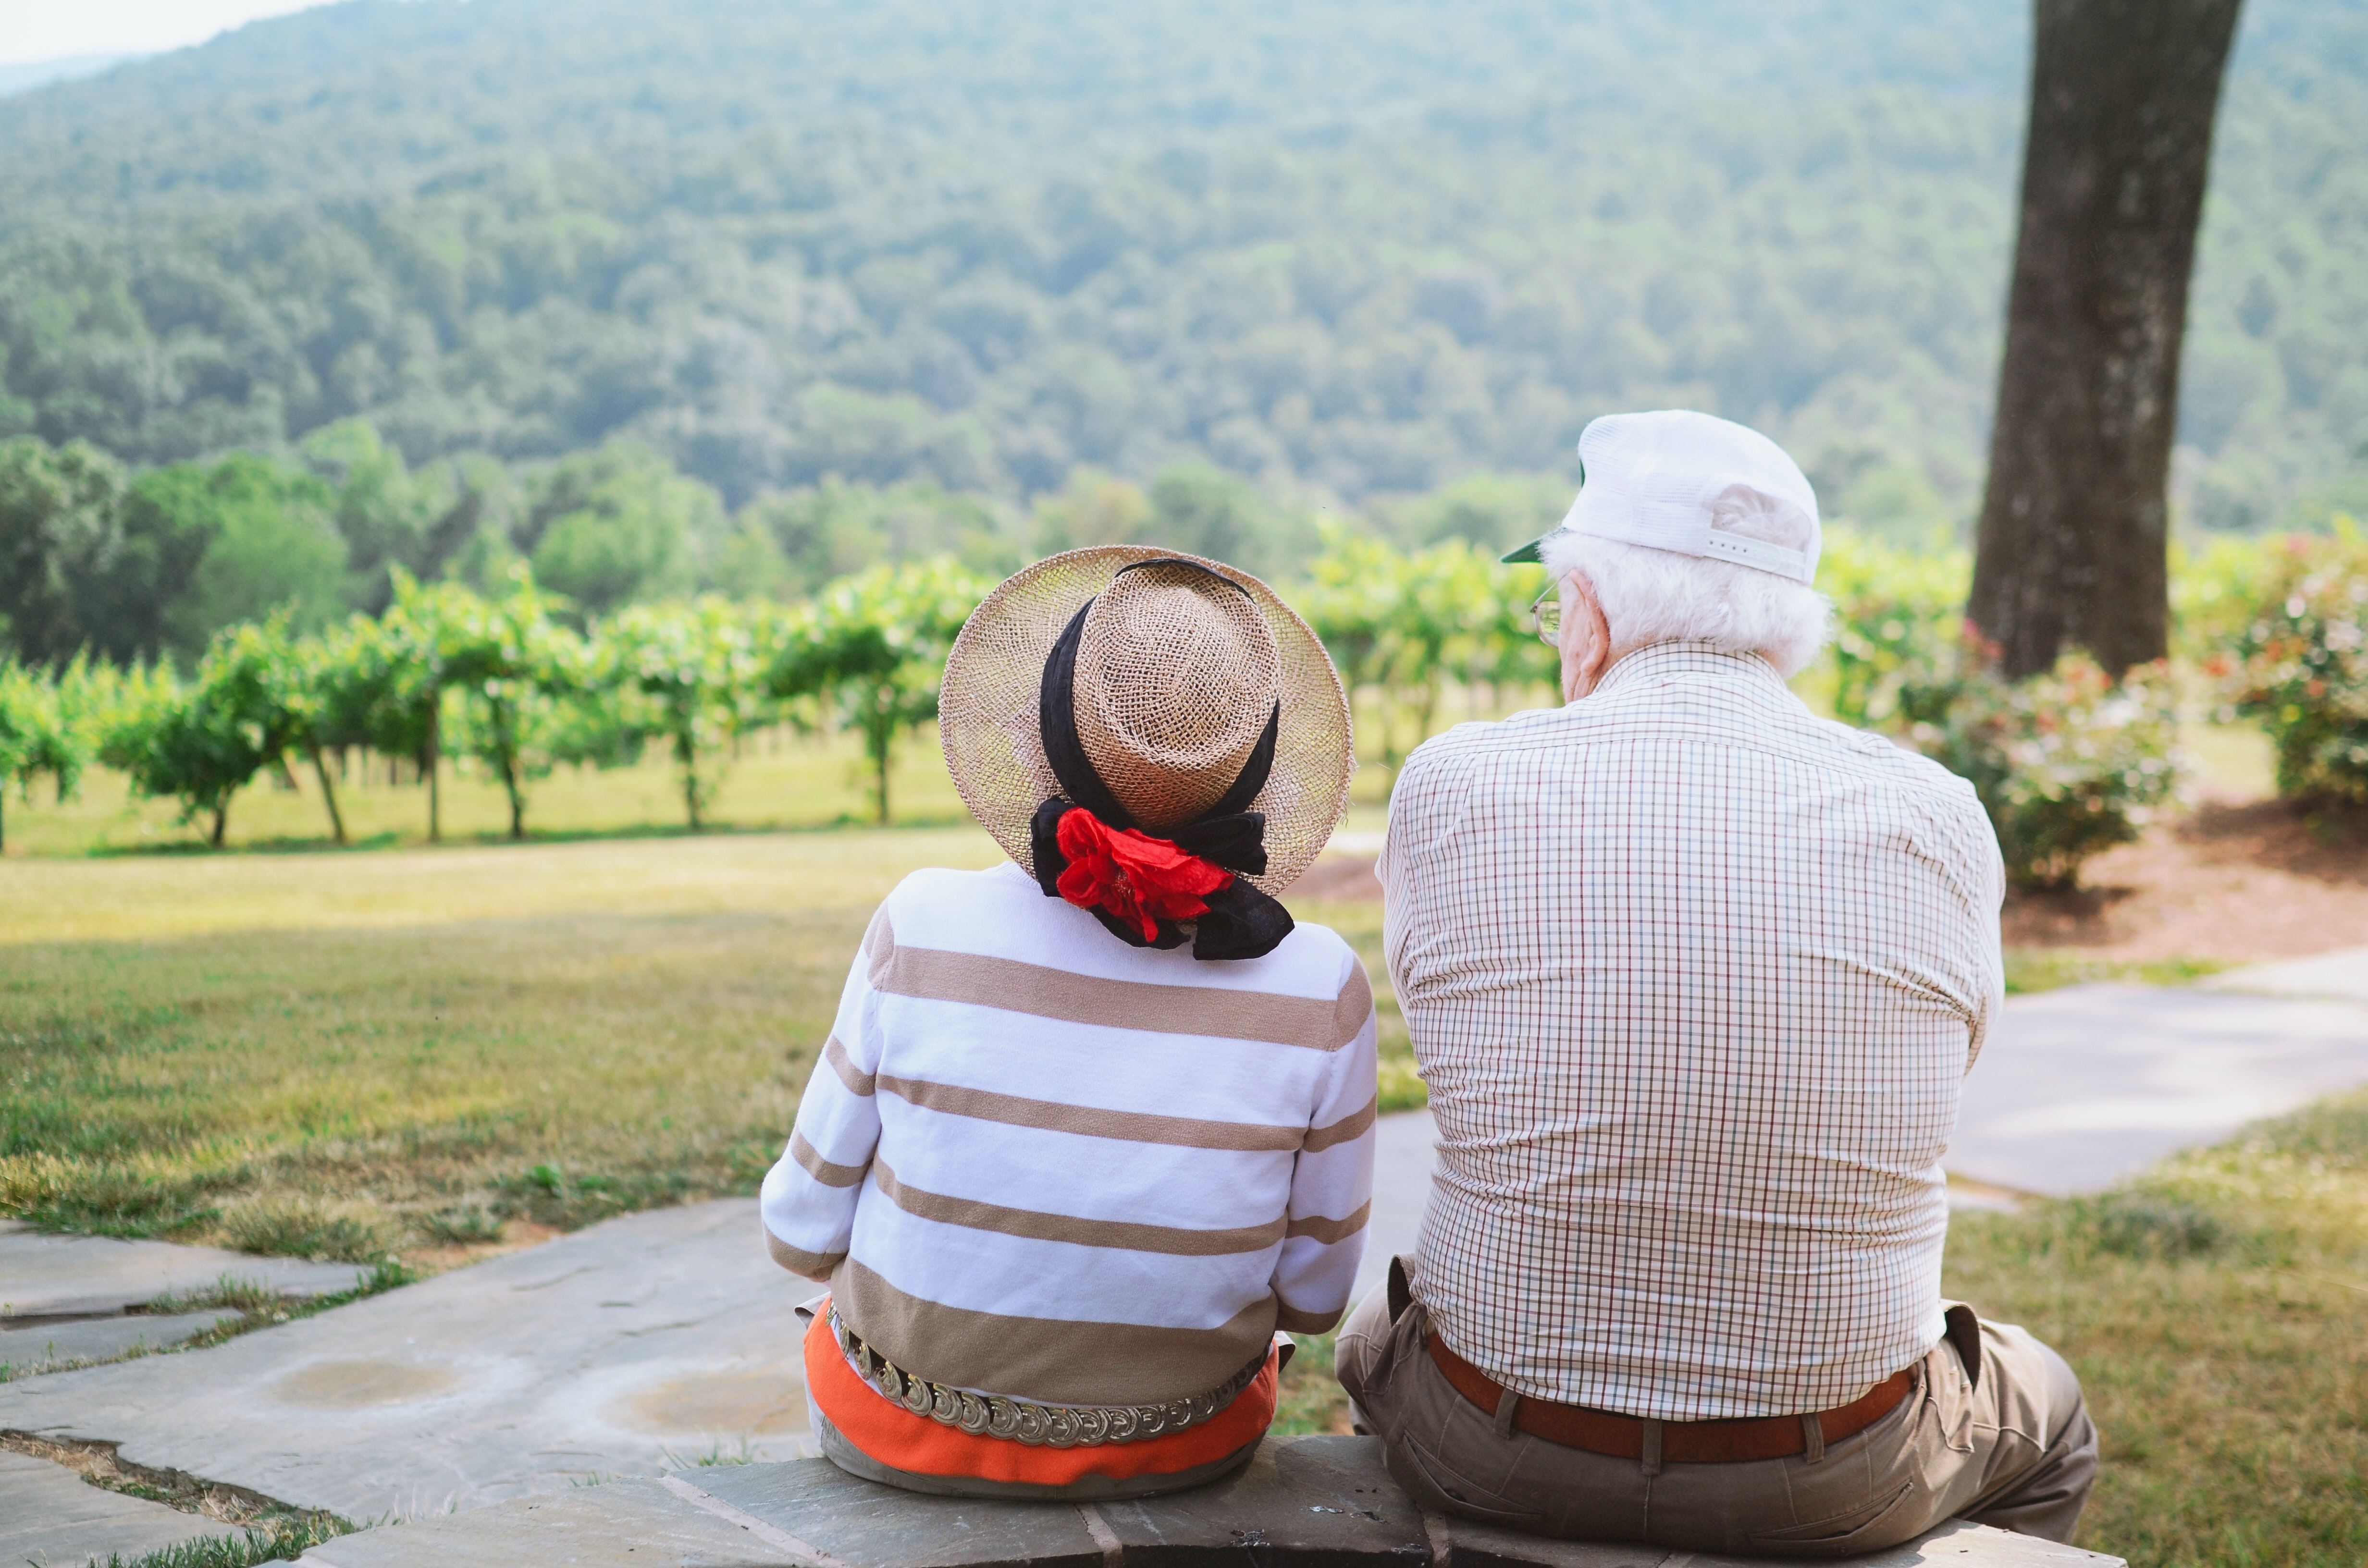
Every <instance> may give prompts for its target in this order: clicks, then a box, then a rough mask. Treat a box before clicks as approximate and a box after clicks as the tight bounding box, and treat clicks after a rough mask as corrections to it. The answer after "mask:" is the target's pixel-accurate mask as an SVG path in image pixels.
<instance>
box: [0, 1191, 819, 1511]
mask: <svg viewBox="0 0 2368 1568" xmlns="http://www.w3.org/2000/svg"><path fill="white" fill-rule="evenodd" d="M760 1234H761V1233H760V1232H759V1230H758V1226H757V1212H756V1204H755V1201H754V1200H753V1199H729V1200H725V1201H721V1202H714V1203H703V1204H698V1205H694V1206H692V1207H690V1208H687V1209H672V1210H658V1211H656V1212H654V1213H647V1214H635V1215H630V1216H628V1217H626V1218H624V1219H620V1220H612V1221H609V1222H607V1223H606V1224H601V1225H596V1226H594V1227H592V1228H591V1229H589V1230H586V1231H581V1232H578V1233H576V1234H575V1235H572V1236H567V1237H564V1238H562V1239H561V1240H558V1241H555V1242H551V1243H547V1244H544V1245H541V1246H539V1247H534V1248H532V1249H529V1250H528V1251H525V1252H518V1253H512V1254H510V1255H508V1256H505V1257H498V1258H495V1259H493V1260H491V1261H489V1262H486V1263H482V1264H478V1265H476V1266H475V1267H470V1268H462V1269H455V1270H454V1271H453V1272H451V1273H450V1274H445V1275H441V1276H439V1277H438V1278H434V1279H430V1280H428V1281H427V1282H425V1283H424V1284H419V1285H414V1286H410V1287H407V1288H405V1289H404V1290H393V1291H389V1292H387V1293H386V1294H384V1295H381V1296H373V1297H371V1298H370V1299H369V1300H367V1301H357V1302H355V1303H353V1304H352V1305H349V1306H345V1307H340V1308H337V1309H336V1311H334V1312H324V1313H322V1314H321V1315H319V1316H317V1317H312V1318H304V1319H300V1320H298V1321H296V1322H294V1323H289V1324H280V1325H279V1326H278V1327H274V1328H268V1329H263V1330H259V1331H257V1332H256V1333H254V1334H247V1335H240V1336H239V1337H238V1338H236V1339H233V1340H232V1341H230V1342H229V1343H228V1344H225V1345H220V1346H213V1347H211V1348H210V1349H205V1350H193V1351H187V1352H183V1353H180V1354H177V1355H172V1356H156V1357H148V1358H142V1359H140V1360H134V1361H123V1362H119V1363H116V1364H115V1365H112V1366H106V1367H93V1368H89V1369H84V1370H81V1371H69V1372H52V1373H50V1374H47V1375H45V1376H40V1377H32V1378H26V1379H22V1380H20V1381H15V1382H10V1383H6V1384H0V1430H15V1431H21V1432H30V1433H33V1434H35V1435H37V1436H40V1437H50V1438H74V1439H79V1440H85V1441H108V1442H120V1443H121V1444H122V1448H121V1449H120V1454H121V1457H122V1458H123V1459H125V1460H129V1461H131V1463H133V1464H136V1465H144V1466H150V1467H154V1468H157V1469H167V1470H178V1471H186V1472H188V1473H189V1474H191V1475H195V1476H200V1477H202V1478H204V1479H206V1480H209V1481H215V1482H222V1483H229V1484H233V1485H237V1486H243V1487H245V1488H247V1489H249V1490H251V1491H254V1492H257V1493H260V1494H263V1495H265V1496H267V1497H270V1498H274V1499H276V1500H278V1501H279V1502H282V1503H287V1504H290V1505H293V1506H297V1507H302V1508H325V1509H329V1510H331V1511H333V1512H336V1513H338V1514H341V1515H343V1516H345V1517H347V1518H349V1519H375V1518H382V1517H388V1516H390V1515H392V1516H395V1517H404V1518H416V1517H424V1516H427V1515H431V1514H438V1513H442V1512H446V1511H448V1510H450V1509H454V1508H465V1507H472V1506H477V1505H480V1504H484V1503H489V1502H494V1501H496V1500H498V1499H501V1498H504V1497H515V1496H518V1495H520V1494H526V1493H538V1492H564V1491H565V1490H567V1489H568V1488H569V1486H571V1485H572V1484H576V1483H582V1482H585V1481H586V1480H589V1479H592V1478H595V1477H598V1476H607V1475H620V1474H629V1475H646V1474H649V1473H652V1472H653V1471H656V1470H657V1469H659V1468H660V1467H661V1466H662V1465H664V1464H666V1463H667V1462H668V1460H669V1458H670V1457H671V1458H672V1460H673V1462H676V1463H678V1464H685V1465H688V1464H690V1463H692V1462H693V1461H694V1460H696V1459H697V1458H699V1457H700V1456H702V1455H705V1454H708V1453H710V1452H713V1451H719V1450H720V1451H721V1452H722V1453H723V1454H724V1455H726V1456H745V1457H753V1458H757V1459H786V1458H790V1457H792V1456H795V1455H797V1454H800V1453H803V1452H806V1451H809V1450H808V1449H806V1447H805V1444H804V1438H803V1433H804V1428H805V1402H804V1393H803V1386H802V1384H801V1382H800V1381H799V1379H798V1376H797V1372H796V1361H795V1346H796V1340H797V1332H798V1327H797V1322H796V1319H795V1318H794V1317H793V1316H792V1315H791V1307H792V1306H793V1305H794V1304H795V1303H796V1302H797V1301H800V1300H802V1299H803V1291H802V1290H800V1288H799V1282H798V1281H796V1280H794V1279H792V1278H790V1277H789V1276H787V1275H785V1274H783V1273H782V1272H781V1270H780V1268H779V1267H776V1266H775V1265H774V1264H773V1262H772V1261H771V1259H769V1258H768V1257H767V1256H765V1249H764V1245H763V1243H762V1241H761V1240H760Z"/></svg>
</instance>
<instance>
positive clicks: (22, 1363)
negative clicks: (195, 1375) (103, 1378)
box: [0, 1312, 239, 1562]
mask: <svg viewBox="0 0 2368 1568" xmlns="http://www.w3.org/2000/svg"><path fill="white" fill-rule="evenodd" d="M238 1315H239V1314H238V1313H236V1312H160V1313H142V1314H141V1315H140V1316H137V1317H112V1318H80V1319H74V1320H70V1321H68V1322H64V1323H38V1324H26V1325H24V1326H22V1327H12V1328H7V1329H0V1367H6V1368H8V1369H9V1370H10V1371H11V1373H12V1374H14V1375H16V1376H18V1377H22V1376H23V1375H24V1374H25V1373H26V1372H28V1371H38V1370H40V1369H42V1368H44V1367H56V1366H63V1365H65V1364H67V1363H69V1362H74V1361H111V1360H113V1359H115V1358H117V1357H119V1356H128V1355H130V1354H131V1352H132V1351H134V1350H137V1349H139V1348H140V1347H141V1346H147V1347H148V1348H149V1349H151V1350H163V1349H166V1348H168V1347H170V1346H175V1345H178V1344H180V1343H181V1341H183V1340H185V1339H195V1338H196V1337H197V1336H198V1335H201V1334H203V1333H205V1332H206V1331H207V1330H208V1329H210V1328H213V1327H216V1326H218V1325H219V1324H225V1323H231V1322H233V1321H235V1320H236V1319H237V1317H238ZM0 1562H6V1558H0Z"/></svg>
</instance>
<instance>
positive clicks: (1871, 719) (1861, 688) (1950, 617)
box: [1809, 528, 1973, 729]
mask: <svg viewBox="0 0 2368 1568" xmlns="http://www.w3.org/2000/svg"><path fill="white" fill-rule="evenodd" d="M1972 581H1973V562H1972V561H1971V560H1970V559H1969V558H1968V557H1967V556H1966V554H1965V552H1964V551H1962V550H1952V551H1907V550H1899V549H1896V548H1893V547H1891V546H1888V545H1884V544H1880V543H1877V542H1875V541H1873V540H1868V539H1864V538H1861V537H1860V536H1859V535H1857V534H1854V533H1851V532H1849V531H1848V530H1846V529H1840V528H1837V529H1835V530H1834V531H1833V532H1831V533H1829V534H1827V536H1826V541H1825V549H1824V551H1823V552H1822V553H1821V554H1820V556H1819V558H1818V562H1817V586H1818V587H1819V588H1820V589H1821V590H1823V591H1824V593H1825V594H1826V596H1827V597H1828V598H1830V599H1832V600H1833V604H1834V640H1833V642H1832V643H1831V644H1830V645H1829V646H1828V647H1827V652H1826V656H1825V659H1824V661H1823V663H1822V667H1821V668H1820V669H1818V670H1817V671H1816V673H1814V674H1813V675H1812V676H1810V677H1809V678H1810V680H1811V681H1812V682H1816V681H1820V680H1821V681H1824V682H1826V683H1828V687H1827V689H1828V692H1829V696H1830V701H1831V705H1832V708H1833V713H1834V717H1835V718H1837V719H1839V720H1840V721H1841V722H1843V723H1845V724H1856V725H1859V726H1861V727H1866V728H1877V729H1880V728H1884V727H1886V726H1889V725H1892V724H1894V723H1896V722H1899V720H1900V718H1901V715H1900V711H1899V699H1900V694H1901V692H1902V691H1903V690H1904V689H1905V688H1907V687H1910V686H1915V685H1929V684H1930V682H1931V681H1932V679H1933V678H1934V676H1935V674H1936V673H1937V672H1939V671H1941V670H1942V669H1944V668H1946V667H1947V666H1949V665H1951V664H1952V662H1953V660H1954V657H1955V653H1956V645H1957V637H1958V629H1959V626H1960V623H1961V622H1962V620H1963V619H1964V603H1965V595H1966V592H1967V590H1968V588H1969V587H1970V585H1971V584H1972Z"/></svg>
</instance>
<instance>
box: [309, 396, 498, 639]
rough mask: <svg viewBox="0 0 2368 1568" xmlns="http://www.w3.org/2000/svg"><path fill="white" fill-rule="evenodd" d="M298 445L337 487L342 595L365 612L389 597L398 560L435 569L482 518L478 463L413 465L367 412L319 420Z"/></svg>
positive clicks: (422, 572) (417, 573)
mask: <svg viewBox="0 0 2368 1568" xmlns="http://www.w3.org/2000/svg"><path fill="white" fill-rule="evenodd" d="M302 455H303V460H304V463H305V466H306V467H308V468H309V469H311V470H312V472H313V473H315V474H317V475H318V476H319V477H320V478H321V479H322V480H323V481H324V482H325V483H327V484H329V485H330V486H331V488H332V490H333V493H334V495H333V499H332V501H331V503H330V517H331V520H332V521H333V522H334V523H335V524H336V530H337V535H338V537H339V538H340V539H342V540H345V544H346V561H347V569H348V572H349V574H350V575H349V578H348V581H347V585H346V597H347V601H348V602H349V603H351V604H352V605H353V607H354V608H357V609H359V610H363V611H366V612H367V613H369V614H371V615H377V614H379V613H381V612H382V611H383V610H384V609H385V608H386V607H387V606H388V605H390V604H392V603H393V601H394V578H393V572H394V570H395V569H396V568H401V569H402V570H404V571H406V572H409V573H410V574H412V575H413V576H414V577H433V576H435V575H436V574H438V572H439V571H441V570H442V569H443V567H444V566H445V565H446V563H447V562H450V561H451V560H452V559H453V558H454V557H455V556H457V555H458V554H459V553H460V552H461V550H462V549H463V548H464V547H465V546H466V545H467V544H468V543H469V542H470V540H472V538H473V537H474V536H475V535H476V534H477V532H478V531H479V529H480V528H482V527H483V526H484V522H485V520H486V519H485V517H484V512H485V509H486V503H487V500H488V497H487V495H486V494H485V491H486V489H487V488H488V487H487V485H486V483H485V480H486V471H485V469H484V466H483V465H472V470H471V471H469V472H463V471H461V470H458V469H455V468H454V467H452V466H450V465H440V464H439V465H437V466H435V467H432V468H427V469H420V470H416V471H415V470H413V469H412V468H410V467H409V466H408V465H406V464H405V463H404V460H403V454H402V453H401V452H400V451H398V450H396V449H394V448H393V447H390V446H388V445H387V444H386V442H385V440H384V439H383V438H381V436H380V435H379V432H378V429H377V427H376V426H372V425H371V424H370V421H368V420H366V419H341V420H339V421H337V423H336V424H334V425H328V426H323V427H322V428H320V429H318V430H315V431H313V433H312V434H311V435H310V436H307V437H305V438H304V442H303V446H302ZM494 472H495V473H496V474H498V472H499V471H498V470H495V471H494ZM503 477H506V476H503Z"/></svg>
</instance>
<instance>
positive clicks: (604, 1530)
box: [300, 1460, 823, 1568]
mask: <svg viewBox="0 0 2368 1568" xmlns="http://www.w3.org/2000/svg"><path fill="white" fill-rule="evenodd" d="M815 1462H816V1463H821V1462H823V1461H821V1460H816V1461H815ZM300 1561H302V1562H308V1563H310V1564H312V1565H313V1568H454V1565H456V1564H462V1563H483V1564H487V1565H489V1568H491V1565H495V1564H498V1565H499V1568H674V1565H676V1564H697V1565H698V1568H814V1565H813V1563H812V1562H811V1561H810V1560H809V1559H806V1558H803V1557H801V1556H799V1555H797V1554H795V1553H794V1552H791V1551H783V1550H782V1549H780V1547H777V1546H774V1545H772V1544H771V1543H770V1542H769V1541H768V1540H767V1539H766V1538H765V1537H764V1536H763V1535H762V1534H759V1533H757V1532H755V1531H752V1530H751V1529H750V1528H749V1527H747V1526H746V1525H742V1524H735V1523H733V1522H731V1521H730V1520H727V1519H723V1518H719V1517H716V1516H715V1515H713V1514H711V1513H708V1512H706V1511H704V1510H702V1509H700V1508H699V1507H697V1506H694V1505H692V1504H690V1503H687V1502H685V1501H684V1500H683V1499H682V1498H680V1497H678V1496H677V1495H676V1494H674V1493H673V1492H671V1491H668V1490H667V1489H666V1486H665V1485H663V1484H662V1483H658V1482H655V1481H611V1482H607V1483H602V1484H600V1485H598V1486H586V1487H577V1488H575V1489H574V1490H571V1491H567V1492H562V1493H555V1494H550V1495H546V1496H540V1497H516V1498H512V1499H511V1500H509V1501H508V1502H506V1503H495V1504H492V1505H490V1506H486V1507H483V1508H477V1509H473V1510H472V1511H471V1512H469V1513H465V1514H459V1515H453V1516H449V1517H442V1518H435V1519H424V1520H420V1521H418V1522H416V1523H412V1524H400V1525H388V1526H385V1527H383V1528H379V1529H372V1530H363V1531H361V1532H360V1533H359V1534H357V1535H349V1536H341V1537H339V1538H338V1539H337V1540H333V1541H330V1542H329V1543H328V1544H327V1545H325V1546H316V1547H314V1548H313V1550H312V1551H308V1552H306V1553H305V1554H304V1555H303V1557H302V1559H301V1560H300Z"/></svg>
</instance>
